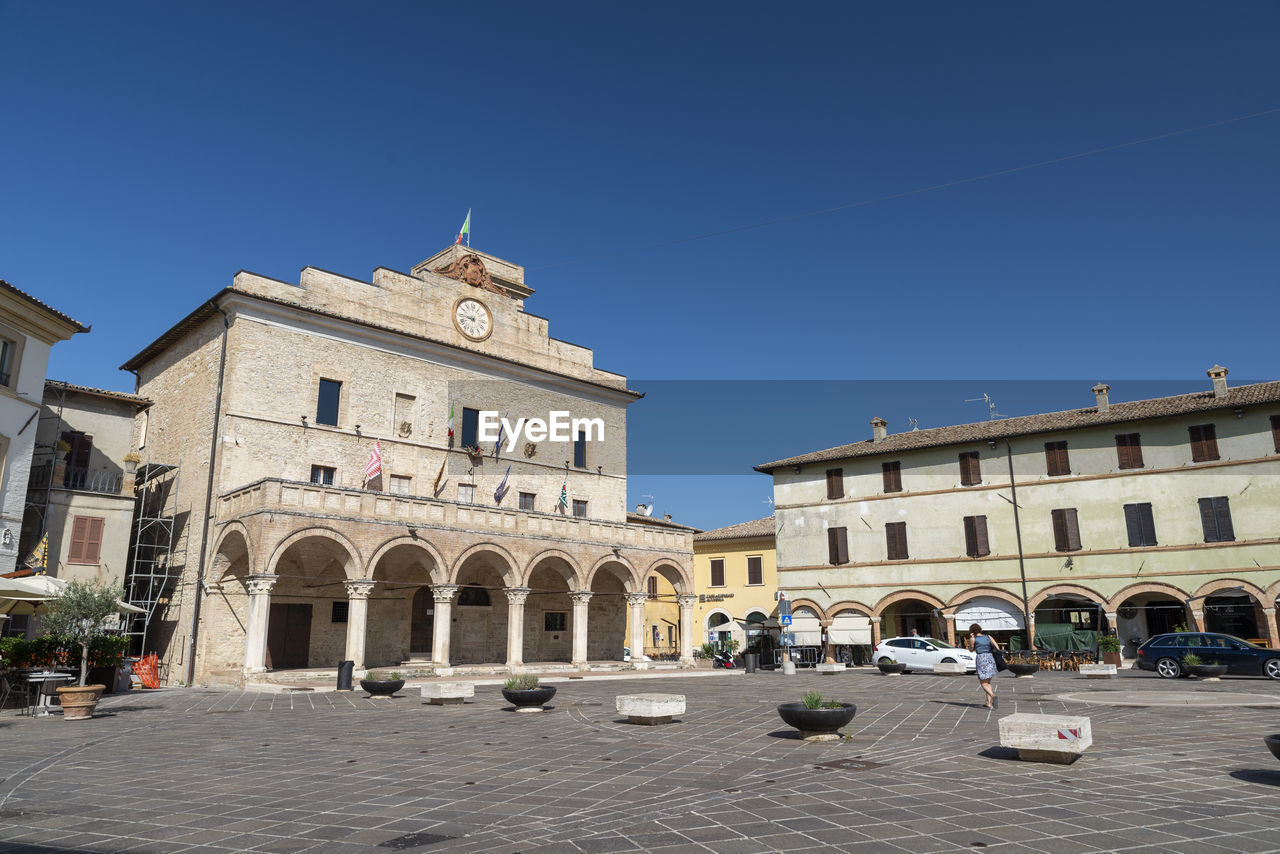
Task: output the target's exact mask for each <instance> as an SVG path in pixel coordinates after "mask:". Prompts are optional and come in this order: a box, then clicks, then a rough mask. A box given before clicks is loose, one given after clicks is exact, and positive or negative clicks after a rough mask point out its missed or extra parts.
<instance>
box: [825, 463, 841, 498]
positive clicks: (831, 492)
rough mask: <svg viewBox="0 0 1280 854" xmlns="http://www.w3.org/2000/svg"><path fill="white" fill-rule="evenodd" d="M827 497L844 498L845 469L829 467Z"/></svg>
mask: <svg viewBox="0 0 1280 854" xmlns="http://www.w3.org/2000/svg"><path fill="white" fill-rule="evenodd" d="M827 497H828V498H844V469H827Z"/></svg>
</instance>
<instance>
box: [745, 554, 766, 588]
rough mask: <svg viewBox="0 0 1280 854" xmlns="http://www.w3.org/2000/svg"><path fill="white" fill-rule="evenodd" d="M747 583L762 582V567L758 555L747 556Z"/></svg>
mask: <svg viewBox="0 0 1280 854" xmlns="http://www.w3.org/2000/svg"><path fill="white" fill-rule="evenodd" d="M747 583H748V584H764V568H763V566H762V565H761V561H760V558H758V557H749V558H747Z"/></svg>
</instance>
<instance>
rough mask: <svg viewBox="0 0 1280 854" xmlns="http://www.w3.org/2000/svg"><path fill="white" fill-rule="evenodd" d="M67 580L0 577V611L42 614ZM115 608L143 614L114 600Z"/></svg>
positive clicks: (33, 576) (127, 612)
mask: <svg viewBox="0 0 1280 854" xmlns="http://www.w3.org/2000/svg"><path fill="white" fill-rule="evenodd" d="M66 586H67V582H65V581H63V580H62V579H61V578H54V577H53V576H51V575H30V576H27V577H26V578H0V613H5V614H16V615H22V614H28V615H31V614H43V613H45V611H46V610H47V609H48V606H47V602H48V600H50V599H57V598H58V597H59V596H61V595H62V591H63V590H65V589H66ZM116 610H117V611H119V612H120V613H121V614H145V613H146V611H144V610H143V609H141V608H138V607H135V606H133V605H130V604H129V603H127V602H121V601H120V600H119V599H117V600H116Z"/></svg>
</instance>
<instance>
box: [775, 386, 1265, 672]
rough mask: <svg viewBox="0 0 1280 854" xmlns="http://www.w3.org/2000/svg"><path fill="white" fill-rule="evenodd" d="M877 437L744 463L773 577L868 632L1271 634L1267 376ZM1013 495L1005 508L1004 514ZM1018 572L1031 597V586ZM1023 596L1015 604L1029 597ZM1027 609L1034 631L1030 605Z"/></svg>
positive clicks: (796, 596) (826, 614) (1129, 643)
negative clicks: (768, 533)
mask: <svg viewBox="0 0 1280 854" xmlns="http://www.w3.org/2000/svg"><path fill="white" fill-rule="evenodd" d="M1208 374H1209V377H1210V380H1211V383H1210V384H1209V387H1208V388H1206V390H1204V391H1202V392H1197V393H1193V394H1184V395H1178V396H1173V397H1164V398H1157V399H1151V400H1136V401H1130V402H1124V403H1112V402H1111V401H1110V388H1109V387H1108V386H1106V385H1102V384H1099V385H1098V386H1096V387H1095V388H1094V389H1093V392H1094V395H1095V400H1094V405H1093V406H1090V407H1088V408H1085V409H1075V410H1069V411H1065V412H1052V413H1045V414H1042V415H1031V416H1025V417H1020V418H1008V419H1002V420H994V421H987V422H981V423H976V424H963V425H958V426H954V427H939V428H936V429H931V430H918V431H912V432H907V433H897V434H893V433H889V432H888V430H887V424H886V423H885V422H884V421H883V420H881V419H878V418H877V419H875V420H874V421H872V422H871V423H872V435H871V437H870V438H868V439H866V440H863V441H860V442H854V443H852V444H848V445H843V446H840V447H836V448H830V449H827V450H823V451H817V452H814V453H809V454H804V455H801V456H797V457H792V458H788V459H782V460H777V461H774V462H770V463H766V464H764V465H761V466H757V470H759V471H761V472H765V473H768V474H770V475H771V476H772V477H773V482H774V501H775V508H776V509H775V515H776V518H777V524H778V532H779V533H778V538H777V547H778V578H779V582H778V584H779V586H780V587H781V588H783V589H785V590H787V591H789V592H790V593H791V598H792V600H793V608H794V607H807V608H809V609H811V610H813V611H814V612H815V613H816V614H817V615H818V616H819V617H820V618H823V619H827V618H830V617H832V616H834V615H835V614H837V613H845V612H852V613H856V614H860V615H864V616H865V617H867V618H869V619H870V621H871V629H872V633H873V636H874V637H873V640H878V639H879V638H881V637H892V636H895V635H906V634H909V633H910V632H911V630H913V629H914V630H917V631H919V632H920V633H921V634H923V635H935V636H939V637H945V638H947V639H951V640H955V639H956V636H957V634H963V633H964V632H965V631H966V630H967V628H968V626H969V624H970V623H973V622H977V623H980V624H983V625H984V627H986V628H988V629H994V630H995V634H997V635H1000V636H1005V637H1012V636H1014V635H1018V636H1022V637H1025V636H1026V635H1027V634H1028V629H1029V630H1030V633H1031V634H1032V635H1033V636H1034V635H1035V633H1037V632H1038V633H1040V635H1041V638H1040V639H1041V642H1042V643H1046V642H1050V639H1051V636H1052V635H1055V634H1062V633H1066V632H1070V631H1073V630H1081V631H1095V632H1096V631H1115V632H1116V634H1118V636H1119V638H1120V639H1121V640H1122V641H1123V642H1124V644H1125V653H1126V654H1128V655H1132V654H1133V651H1134V644H1135V643H1141V642H1142V641H1143V640H1145V639H1146V638H1147V637H1150V636H1151V635H1153V634H1157V633H1160V632H1164V631H1171V630H1174V629H1176V628H1178V627H1181V626H1185V627H1187V628H1188V629H1196V628H1199V629H1201V630H1208V631H1223V632H1227V633H1231V634H1236V635H1240V636H1244V637H1246V638H1249V639H1258V640H1261V641H1263V642H1266V643H1268V644H1270V645H1272V646H1276V645H1277V644H1278V643H1280V635H1278V633H1277V627H1276V616H1275V611H1276V600H1277V596H1280V526H1278V524H1277V520H1278V519H1280V382H1268V383H1260V384H1253V385H1244V386H1238V387H1230V386H1229V385H1228V383H1227V370H1226V369H1225V368H1221V367H1218V366H1215V367H1214V368H1213V369H1211V370H1210V371H1209V372H1208ZM1014 490H1016V506H1017V508H1018V510H1017V516H1016V518H1015V511H1014V506H1015V505H1014V495H1013V491H1014ZM1024 579H1025V594H1024ZM1024 596H1025V598H1024ZM1024 609H1025V611H1027V612H1028V617H1029V622H1030V623H1031V625H1030V626H1027V625H1025V624H1026V623H1027V622H1028V620H1027V619H1024V617H1023V612H1024Z"/></svg>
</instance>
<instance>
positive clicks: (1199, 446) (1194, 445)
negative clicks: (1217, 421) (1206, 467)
mask: <svg viewBox="0 0 1280 854" xmlns="http://www.w3.org/2000/svg"><path fill="white" fill-rule="evenodd" d="M1187 432H1188V433H1190V434H1191V461H1192V462H1196V463H1204V462H1209V461H1211V460H1216V459H1218V458H1219V457H1218V435H1217V431H1216V430H1215V429H1214V426H1213V425H1212V424H1200V425H1197V426H1195V427H1188V428H1187Z"/></svg>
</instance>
